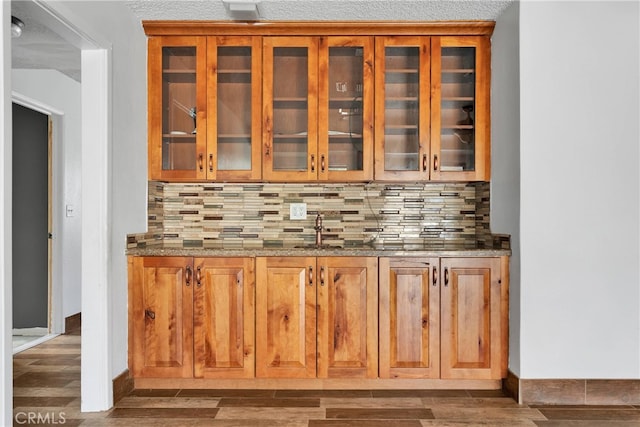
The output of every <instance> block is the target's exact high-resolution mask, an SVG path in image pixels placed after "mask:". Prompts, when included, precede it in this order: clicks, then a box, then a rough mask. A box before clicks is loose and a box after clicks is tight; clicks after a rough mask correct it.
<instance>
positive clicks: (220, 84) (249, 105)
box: [148, 36, 262, 181]
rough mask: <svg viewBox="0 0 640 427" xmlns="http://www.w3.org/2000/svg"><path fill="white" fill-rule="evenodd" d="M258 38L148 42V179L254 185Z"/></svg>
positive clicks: (257, 172) (159, 39) (257, 167)
mask: <svg viewBox="0 0 640 427" xmlns="http://www.w3.org/2000/svg"><path fill="white" fill-rule="evenodd" d="M261 48H262V47H261V44H260V38H258V37H213V36H212V37H153V38H150V39H149V67H148V69H149V178H150V179H157V180H168V181H188V180H238V181H250V180H259V179H260V178H261V165H260V160H261V159H260V109H261V68H260V58H261Z"/></svg>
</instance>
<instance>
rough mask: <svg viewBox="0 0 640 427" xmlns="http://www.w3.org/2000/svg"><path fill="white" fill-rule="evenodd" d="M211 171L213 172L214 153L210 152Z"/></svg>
mask: <svg viewBox="0 0 640 427" xmlns="http://www.w3.org/2000/svg"><path fill="white" fill-rule="evenodd" d="M209 172H213V154H209Z"/></svg>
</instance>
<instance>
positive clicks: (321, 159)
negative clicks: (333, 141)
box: [320, 154, 324, 172]
mask: <svg viewBox="0 0 640 427" xmlns="http://www.w3.org/2000/svg"><path fill="white" fill-rule="evenodd" d="M320 172H324V154H323V155H321V156H320Z"/></svg>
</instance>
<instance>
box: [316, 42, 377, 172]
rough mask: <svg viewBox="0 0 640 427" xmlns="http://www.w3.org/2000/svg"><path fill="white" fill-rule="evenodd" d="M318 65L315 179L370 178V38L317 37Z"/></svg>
mask: <svg viewBox="0 0 640 427" xmlns="http://www.w3.org/2000/svg"><path fill="white" fill-rule="evenodd" d="M318 66H319V73H318V74H319V76H318V78H319V82H318V83H319V88H320V90H319V101H318V103H319V105H318V140H319V143H318V145H319V149H318V156H319V158H320V169H319V173H318V176H319V179H320V180H328V179H331V180H339V181H350V180H357V181H367V180H371V179H372V178H373V144H372V143H373V128H372V124H373V38H371V37H324V38H322V39H321V42H320V52H319V60H318Z"/></svg>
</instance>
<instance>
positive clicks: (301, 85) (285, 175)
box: [262, 37, 320, 181]
mask: <svg viewBox="0 0 640 427" xmlns="http://www.w3.org/2000/svg"><path fill="white" fill-rule="evenodd" d="M263 73H264V74H263V91H262V93H263V105H264V108H263V117H262V120H263V126H262V127H263V153H262V155H263V179H265V180H274V181H315V180H316V179H317V176H318V168H319V161H320V160H319V159H318V157H317V151H318V146H317V144H318V129H317V120H318V117H317V116H318V86H317V81H318V39H317V38H313V37H265V38H264V39H263Z"/></svg>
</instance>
